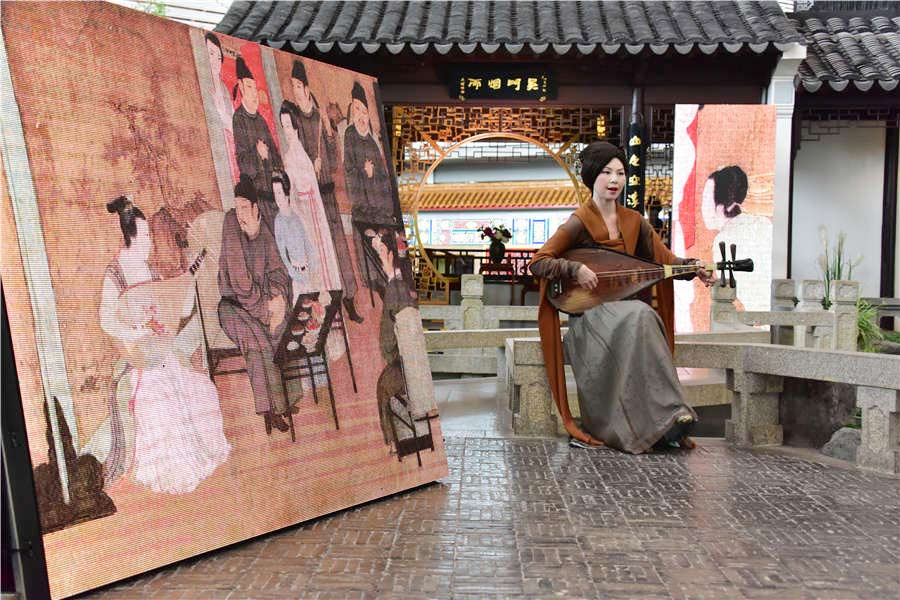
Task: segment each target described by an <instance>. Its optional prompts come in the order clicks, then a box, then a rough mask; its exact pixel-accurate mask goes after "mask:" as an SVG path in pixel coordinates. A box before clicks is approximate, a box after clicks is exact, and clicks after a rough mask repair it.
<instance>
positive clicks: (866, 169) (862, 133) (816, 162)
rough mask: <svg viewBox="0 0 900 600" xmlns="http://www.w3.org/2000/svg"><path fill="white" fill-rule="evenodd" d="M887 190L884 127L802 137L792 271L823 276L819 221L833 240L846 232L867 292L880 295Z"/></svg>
mask: <svg viewBox="0 0 900 600" xmlns="http://www.w3.org/2000/svg"><path fill="white" fill-rule="evenodd" d="M883 193H884V128H883V127H859V126H856V127H851V128H847V129H841V130H840V133H838V134H836V135H828V136H823V137H822V138H821V139H820V140H819V141H814V142H806V141H805V142H803V143H802V146H801V148H800V151H799V152H798V153H797V159H796V162H795V163H794V212H793V219H792V243H791V276H792V277H793V278H794V279H821V277H822V273H821V271H820V270H819V268H818V263H817V259H818V256H819V255H820V254H821V253H822V244H821V241H820V238H819V226H820V225H825V226H826V227H827V228H828V234H829V237H830V238H831V240H832V242H833V241H834V240H835V239H836V237H837V234H838V232H840V231H843V232H844V233H845V234H847V241H846V249H847V251H848V253H849V256H850V258H851V259H855V258H856V257H857V256H860V255H861V256H862V257H863V260H862V263H861V264H860V265H859V266H857V267H856V268H855V269H853V279H855V280H857V281H859V282H860V286H861V289H860V294H861V295H862V296H878V295H879V286H880V280H881V209H882V201H883Z"/></svg>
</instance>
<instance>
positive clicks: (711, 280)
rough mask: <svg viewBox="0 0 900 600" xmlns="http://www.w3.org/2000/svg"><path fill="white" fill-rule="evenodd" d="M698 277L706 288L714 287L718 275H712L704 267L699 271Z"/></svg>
mask: <svg viewBox="0 0 900 600" xmlns="http://www.w3.org/2000/svg"><path fill="white" fill-rule="evenodd" d="M697 277H699V278H700V281H702V282H703V285H705V286H706V287H712V286H713V285H715V283H716V274H715V273H710V272H709V271H707V270H706V269H704V268H703V267H700V270H699V271H697Z"/></svg>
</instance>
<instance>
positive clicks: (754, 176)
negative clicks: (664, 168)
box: [672, 104, 775, 331]
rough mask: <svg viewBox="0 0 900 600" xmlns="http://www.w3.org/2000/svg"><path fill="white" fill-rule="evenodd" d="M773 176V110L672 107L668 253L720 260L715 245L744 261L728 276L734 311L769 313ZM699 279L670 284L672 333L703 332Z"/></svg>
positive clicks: (705, 310) (703, 295)
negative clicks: (742, 268) (747, 261)
mask: <svg viewBox="0 0 900 600" xmlns="http://www.w3.org/2000/svg"><path fill="white" fill-rule="evenodd" d="M774 180H775V107H774V106H768V105H724V104H723V105H710V104H707V105H697V104H679V105H677V106H676V107H675V164H674V182H673V190H672V196H673V198H672V215H673V217H672V218H673V234H672V250H673V252H675V254H676V255H678V256H690V257H692V258H699V259H702V260H703V261H704V262H710V261H713V260H715V261H720V260H722V256H721V254H720V251H719V243H720V242H725V244H726V246H727V251H728V258H729V259H730V258H731V254H730V245H731V244H735V245H736V246H737V258H739V259H740V258H752V259H753V263H754V267H755V268H754V271H753V272H752V273H735V275H734V276H735V280H736V283H737V287H736V291H737V302H736V304H737V307H738V310H750V311H755V310H769V305H770V295H771V294H770V290H769V287H770V281H771V277H772V214H773V208H774ZM702 286H703V284H702V283H701V282H700V281H699V279H695V280H694V281H691V282H684V281H676V282H675V307H676V308H675V311H676V312H675V328H676V330H677V331H708V330H709V329H710V327H711V325H710V318H709V311H710V306H709V303H710V300H709V293H708V292H705V291H704V290H703V289H702Z"/></svg>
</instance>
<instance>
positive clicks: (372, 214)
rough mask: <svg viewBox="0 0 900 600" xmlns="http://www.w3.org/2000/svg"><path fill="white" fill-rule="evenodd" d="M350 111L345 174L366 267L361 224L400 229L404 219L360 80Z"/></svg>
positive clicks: (362, 225)
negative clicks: (394, 194) (399, 214)
mask: <svg viewBox="0 0 900 600" xmlns="http://www.w3.org/2000/svg"><path fill="white" fill-rule="evenodd" d="M349 113H350V114H349V118H350V124H349V125H348V126H347V130H346V132H344V176H345V179H346V182H347V195H348V196H349V197H350V203H351V205H352V207H353V208H352V215H353V223H354V230H355V232H356V238H355V239H356V246H357V255H358V257H359V265H360V266H361V267H362V266H363V265H366V264H368V261H366V259H365V256H364V254H363V253H364V252H365V247H364V244H365V243H366V240H363V239H362V235H361V234H362V231H361V228H363V227H366V228H369V229H371V230H372V231H376V230H378V229H381V228H384V227H387V228H392V229H395V230H399V229H400V228H401V227H402V223H401V222H400V220H399V218H398V215H397V214H396V212H395V210H394V198H393V195H392V193H391V183H390V179H389V175H388V170H387V165H386V164H385V159H384V154H383V153H382V151H381V148H380V147H379V146H378V144H377V143H376V141H375V137H374V135H373V133H372V123H371V121H370V119H369V103H368V101H367V99H366V91H365V90H364V89H363V87H362V85H360V83H359V82H354V83H353V91H352V92H351V101H350V110H349ZM371 278H372V275H371V274H369V273H367V274H366V281H367V280H369V279H371ZM367 285H368V283H367Z"/></svg>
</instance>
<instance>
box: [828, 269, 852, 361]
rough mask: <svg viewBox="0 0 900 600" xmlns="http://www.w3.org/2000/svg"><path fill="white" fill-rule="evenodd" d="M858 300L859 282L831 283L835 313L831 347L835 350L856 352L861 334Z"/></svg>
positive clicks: (832, 310)
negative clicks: (857, 308)
mask: <svg viewBox="0 0 900 600" xmlns="http://www.w3.org/2000/svg"><path fill="white" fill-rule="evenodd" d="M857 300H859V282H858V281H846V280H839V281H832V282H831V309H830V310H831V312H832V313H834V328H833V330H832V332H831V347H832V348H834V349H835V350H856V337H857V335H858V333H859V325H858V321H857V310H856V301H857Z"/></svg>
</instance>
